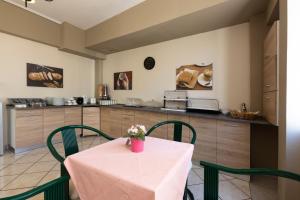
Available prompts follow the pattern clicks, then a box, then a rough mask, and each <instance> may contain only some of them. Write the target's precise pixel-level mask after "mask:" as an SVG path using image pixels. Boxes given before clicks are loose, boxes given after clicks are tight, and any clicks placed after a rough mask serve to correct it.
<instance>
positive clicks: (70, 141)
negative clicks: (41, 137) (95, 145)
mask: <svg viewBox="0 0 300 200" xmlns="http://www.w3.org/2000/svg"><path fill="white" fill-rule="evenodd" d="M76 129H85V130H90V131H93V132H95V133H96V134H97V135H99V136H102V137H104V138H106V139H108V140H113V139H114V138H113V137H111V136H109V135H107V134H105V133H103V132H102V131H100V130H98V129H95V128H93V127H90V126H85V125H70V126H64V127H61V128H58V129H55V130H54V131H53V132H51V133H50V134H49V136H48V138H47V146H48V148H49V150H50V152H51V154H52V155H53V156H54V158H55V159H56V160H58V162H60V166H61V176H66V175H68V172H67V170H66V168H65V166H64V160H65V158H66V157H68V156H69V155H72V154H75V153H78V152H79V148H78V143H77V137H76V131H75V130H76ZM58 133H61V135H62V140H63V145H64V149H65V157H63V156H61V155H60V154H59V153H58V152H57V150H56V149H55V147H54V146H53V143H52V139H53V137H54V136H55V135H56V134H58Z"/></svg>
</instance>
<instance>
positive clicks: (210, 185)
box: [204, 167, 219, 200]
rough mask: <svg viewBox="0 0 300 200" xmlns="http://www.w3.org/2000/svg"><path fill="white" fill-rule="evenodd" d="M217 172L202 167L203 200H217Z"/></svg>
mask: <svg viewBox="0 0 300 200" xmlns="http://www.w3.org/2000/svg"><path fill="white" fill-rule="evenodd" d="M218 196H219V171H218V170H216V169H214V168H210V167H204V200H218Z"/></svg>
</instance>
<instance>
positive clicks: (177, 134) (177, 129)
mask: <svg viewBox="0 0 300 200" xmlns="http://www.w3.org/2000/svg"><path fill="white" fill-rule="evenodd" d="M168 124H174V135H173V140H174V141H177V142H182V126H186V127H188V128H189V129H190V130H191V131H192V139H191V142H190V143H191V144H195V142H196V137H197V134H196V131H195V129H194V127H192V126H191V125H190V124H188V123H185V122H182V121H177V120H167V121H163V122H159V123H158V124H155V125H154V126H152V127H151V128H150V129H149V130H148V131H147V133H146V136H149V135H150V133H152V132H153V131H154V130H155V129H157V128H158V127H161V126H163V125H168Z"/></svg>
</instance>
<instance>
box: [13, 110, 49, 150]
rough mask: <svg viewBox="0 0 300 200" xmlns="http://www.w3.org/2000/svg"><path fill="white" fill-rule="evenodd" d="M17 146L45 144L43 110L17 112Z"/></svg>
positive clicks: (26, 146)
mask: <svg viewBox="0 0 300 200" xmlns="http://www.w3.org/2000/svg"><path fill="white" fill-rule="evenodd" d="M15 142H16V143H15V145H16V148H28V147H31V146H34V145H41V144H43V110H26V111H21V110H20V111H19V110H18V111H17V112H16V130H15Z"/></svg>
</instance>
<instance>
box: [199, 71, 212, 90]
mask: <svg viewBox="0 0 300 200" xmlns="http://www.w3.org/2000/svg"><path fill="white" fill-rule="evenodd" d="M198 83H199V84H200V85H202V86H203V87H212V80H210V81H207V80H205V79H204V74H203V73H201V74H200V75H199V76H198Z"/></svg>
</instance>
